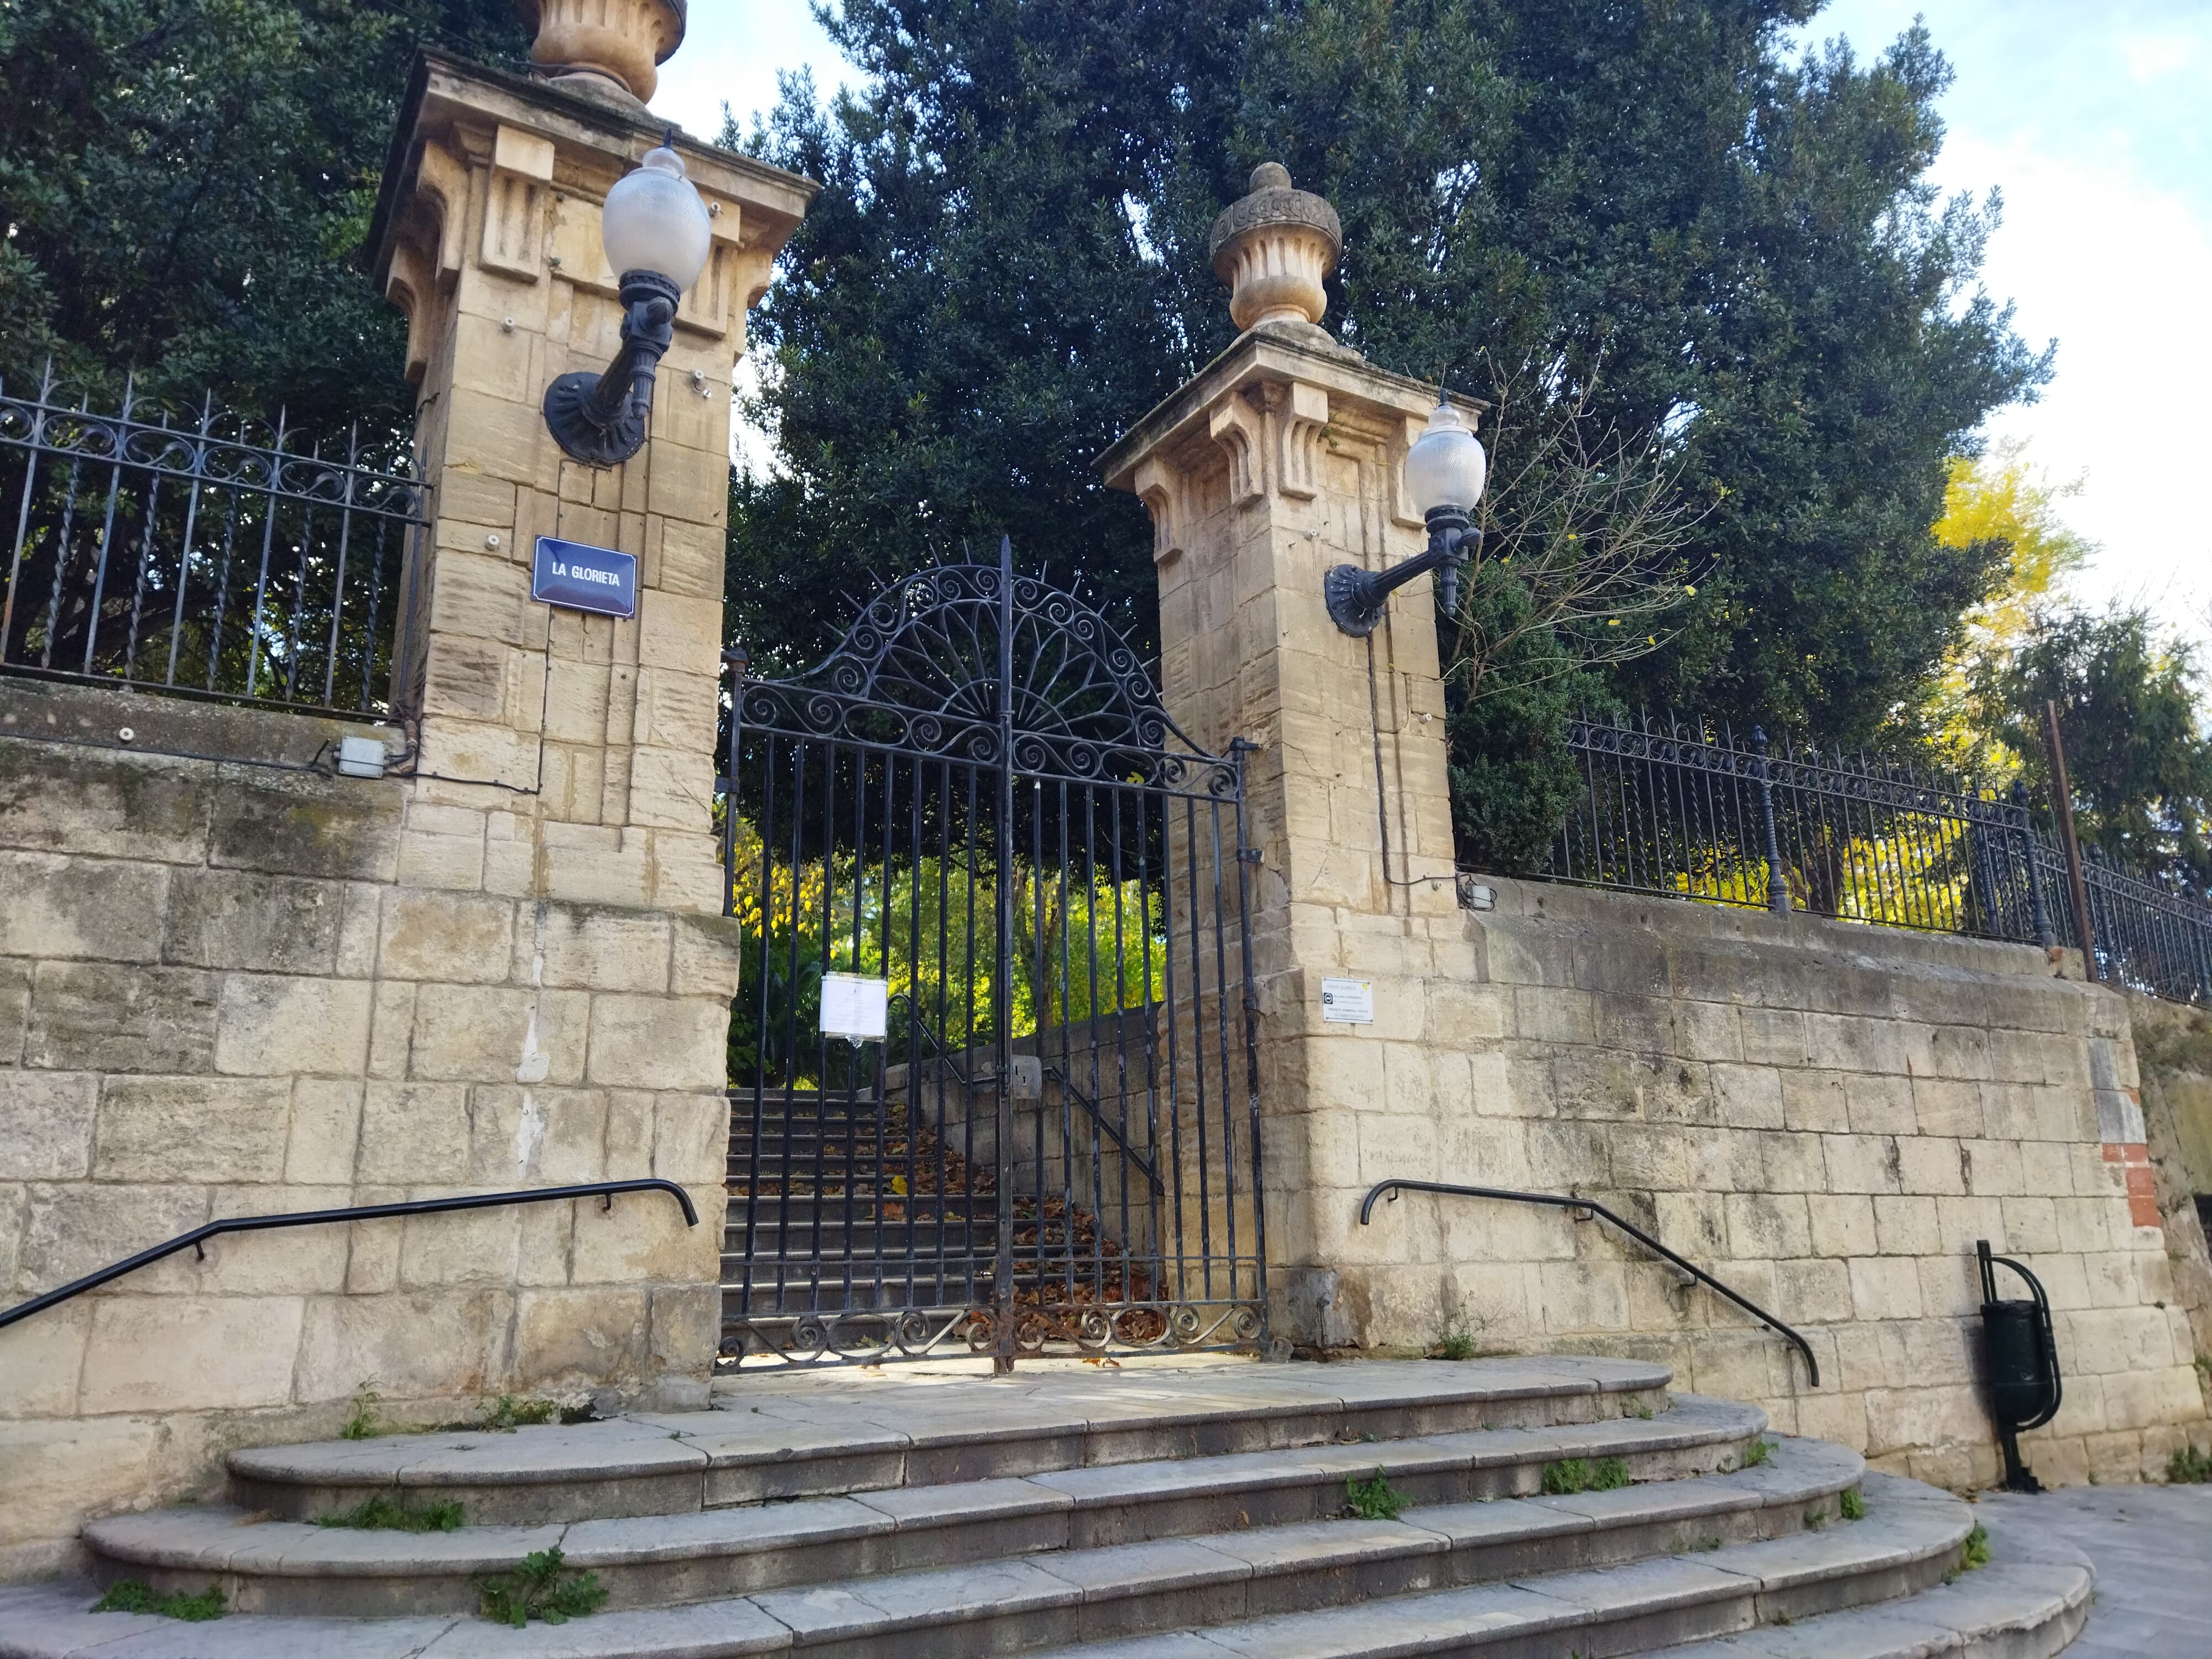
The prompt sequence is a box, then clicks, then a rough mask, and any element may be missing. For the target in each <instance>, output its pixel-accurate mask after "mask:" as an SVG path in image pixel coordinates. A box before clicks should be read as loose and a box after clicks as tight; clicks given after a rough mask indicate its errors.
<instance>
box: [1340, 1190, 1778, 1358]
mask: <svg viewBox="0 0 2212 1659" xmlns="http://www.w3.org/2000/svg"><path fill="white" fill-rule="evenodd" d="M1401 1192H1407V1193H1443V1194H1448V1195H1449V1196H1451V1197H1454V1198H1496V1199H1502V1200H1504V1201H1505V1202H1506V1203H1508V1204H1541V1205H1546V1206H1549V1207H1551V1208H1553V1209H1555V1210H1587V1211H1589V1212H1590V1213H1591V1214H1592V1215H1595V1216H1601V1217H1603V1218H1605V1219H1606V1220H1607V1221H1610V1222H1611V1223H1613V1225H1614V1226H1616V1227H1618V1228H1620V1231H1623V1232H1625V1233H1626V1234H1627V1235H1628V1236H1629V1237H1631V1238H1632V1239H1634V1240H1635V1241H1636V1242H1637V1243H1639V1244H1641V1245H1643V1246H1644V1248H1645V1249H1649V1250H1653V1251H1656V1253H1657V1254H1659V1255H1663V1256H1665V1257H1666V1258H1667V1260H1668V1261H1671V1262H1673V1263H1674V1265H1675V1266H1676V1267H1680V1269H1681V1270H1682V1271H1683V1272H1684V1273H1687V1274H1689V1275H1690V1277H1691V1278H1692V1279H1696V1280H1697V1281H1698V1282H1699V1284H1700V1285H1705V1287H1706V1288H1707V1289H1708V1290H1713V1291H1719V1292H1720V1293H1721V1294H1722V1295H1723V1296H1724V1297H1727V1298H1728V1299H1729V1301H1731V1302H1733V1303H1735V1305H1736V1306H1737V1307H1739V1308H1741V1309H1742V1310H1744V1311H1745V1312H1746V1313H1747V1314H1749V1315H1750V1316H1752V1317H1753V1319H1756V1320H1757V1321H1758V1322H1759V1323H1760V1324H1762V1325H1764V1326H1765V1327H1766V1328H1767V1329H1768V1330H1770V1331H1772V1332H1773V1333H1774V1334H1776V1335H1777V1336H1779V1337H1781V1338H1783V1339H1784V1340H1785V1341H1788V1342H1790V1343H1791V1344H1793V1345H1794V1346H1796V1350H1797V1352H1799V1353H1801V1354H1802V1355H1804V1356H1805V1370H1806V1371H1807V1372H1808V1375H1809V1376H1811V1378H1812V1382H1813V1386H1814V1388H1816V1389H1817V1388H1819V1387H1820V1361H1819V1360H1817V1359H1815V1358H1813V1346H1812V1344H1811V1343H1809V1342H1808V1341H1806V1340H1805V1339H1804V1338H1803V1337H1802V1336H1800V1335H1798V1334H1797V1333H1796V1331H1794V1330H1792V1329H1790V1327H1789V1326H1787V1325H1785V1324H1784V1323H1783V1322H1781V1321H1780V1320H1778V1319H1777V1318H1776V1317H1775V1316H1773V1315H1772V1314H1771V1313H1769V1312H1767V1311H1766V1310H1765V1309H1764V1308H1762V1307H1760V1306H1759V1304H1757V1303H1756V1302H1753V1301H1752V1300H1751V1299H1750V1298H1749V1297H1742V1296H1738V1295H1737V1294H1736V1293H1735V1291H1732V1290H1730V1289H1729V1287H1728V1286H1727V1285H1723V1284H1722V1283H1721V1282H1720V1280H1719V1279H1715V1278H1714V1277H1713V1276H1712V1275H1711V1273H1707V1272H1706V1271H1705V1269H1704V1268H1702V1267H1699V1266H1698V1265H1697V1264H1696V1263H1695V1262H1692V1261H1685V1260H1683V1258H1682V1257H1680V1256H1679V1255H1675V1254H1674V1251H1672V1250H1670V1249H1668V1248H1667V1247H1666V1246H1665V1245H1664V1244H1662V1243H1660V1242H1659V1241H1658V1240H1657V1239H1656V1238H1654V1237H1651V1235H1650V1234H1649V1233H1647V1232H1645V1231H1644V1230H1643V1229H1642V1228H1641V1227H1638V1226H1637V1225H1635V1224H1634V1223H1633V1222H1628V1221H1623V1220H1622V1219H1621V1218H1620V1217H1619V1216H1617V1215H1615V1214H1614V1213H1613V1212H1612V1211H1610V1210H1608V1209H1607V1208H1606V1207H1605V1206H1604V1205H1602V1204H1599V1203H1595V1202H1594V1201H1592V1200H1589V1199H1587V1198H1562V1197H1560V1196H1559V1194H1556V1193H1516V1192H1512V1191H1510V1190H1508V1189H1507V1188H1503V1187H1455V1186H1452V1185H1450V1184H1449V1182H1442V1181H1378V1182H1376V1183H1375V1185H1374V1186H1373V1187H1371V1188H1369V1189H1368V1193H1367V1196H1366V1197H1365V1198H1364V1199H1362V1200H1360V1202H1359V1225H1361V1226H1363V1227H1364V1226H1365V1225H1367V1218H1368V1216H1369V1214H1370V1213H1371V1212H1373V1210H1374V1208H1375V1200H1376V1199H1378V1198H1380V1197H1382V1196H1383V1194H1385V1193H1388V1194H1390V1201H1391V1202H1392V1203H1393V1204H1395V1203H1396V1202H1397V1201H1398V1194H1400V1193H1401Z"/></svg>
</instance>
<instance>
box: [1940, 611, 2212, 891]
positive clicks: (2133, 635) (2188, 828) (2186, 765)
mask: <svg viewBox="0 0 2212 1659" xmlns="http://www.w3.org/2000/svg"><path fill="white" fill-rule="evenodd" d="M1976 690H1977V694H1978V698H1979V700H1980V701H1981V702H1982V704H1983V705H1984V708H1987V709H1989V710H1990V712H1991V714H1992V716H1993V720H1994V725H1995V735H1996V737H1997V738H1998V739H1999V740H2000V741H2002V743H2003V744H2005V745H2006V747H2008V748H2009V749H2010V750H2012V751H2013V752H2014V753H2015V754H2016V755H2018V756H2019V757H2020V759H2021V770H2022V771H2023V773H2024V774H2025V775H2026V776H2027V781H2028V784H2029V787H2031V789H2032V790H2033V792H2034V793H2035V795H2036V797H2037V798H2038V799H2045V800H2047V799H2050V789H2051V767H2050V757H2049V755H2048V753H2047V751H2046V750H2045V745H2044V738H2043V705H2044V703H2045V700H2051V701H2055V702H2057V705H2058V733H2059V738H2060V739H2061V741H2063V743H2064V744H2065V745H2066V770H2067V781H2069V783H2070V784H2071V785H2072V786H2073V793H2074V814H2075V829H2076V831H2077V832H2078V833H2079V834H2080V836H2081V840H2082V842H2083V844H2084V845H2085V846H2093V847H2095V848H2098V849H2099V850H2100V851H2101V852H2103V853H2104V854H2105V855H2106V857H2107V858H2109V859H2111V860H2112V861H2113V862H2114V863H2116V864H2118V865H2121V866H2124V867H2125V868H2128V869H2131V870H2136V871H2147V872H2154V873H2156V874H2159V875H2161V876H2164V877H2166V878H2169V879H2172V880H2174V881H2177V882H2179V883H2181V884H2183V885H2185V887H2187V888H2188V889H2189V890H2191V891H2192V892H2197V893H2204V892H2206V891H2208V890H2212V739H2208V738H2207V737H2206V734H2205V731H2204V710H2205V708H2206V706H2207V703H2206V686H2205V681H2204V675H2203V670H2202V669H2201V667H2200V666H2199V665H2198V663H2197V659H2196V655H2195V653H2194V652H2193V651H2192V650H2191V647H2189V646H2188V645H2187V644H2185V643H2180V642H2176V641H2165V640H2161V639H2160V636H2159V634H2158V632H2157V630H2156V629H2154V627H2153V625H2152V623H2151V620H2150V617H2149V616H2148V613H2147V612H2145V611H2142V610H2140V609H2132V608H2128V607H2116V608H2115V609H2113V610H2111V611H2106V612H2104V613H2103V614H2101V615H2099V614H2094V613H2091V612H2088V611H2080V610H2075V609H2067V608H2049V609H2045V610H2041V611H2037V612H2035V613H2034V614H2033V617H2032V618H2031V620H2030V622H2029V623H2028V626H2027V634H2026V637H2025V638H2024V639H2022V641H2021V643H2020V645H2019V647H2018V648H2017V649H2016V650H2015V651H2013V652H2012V653H2009V654H2008V655H2006V656H2003V657H2002V658H1999V659H1995V660H1993V661H1991V662H1990V663H1987V664H1985V665H1984V667H1983V669H1982V671H1981V672H1980V675H1979V683H1978V686H1977V688H1976Z"/></svg>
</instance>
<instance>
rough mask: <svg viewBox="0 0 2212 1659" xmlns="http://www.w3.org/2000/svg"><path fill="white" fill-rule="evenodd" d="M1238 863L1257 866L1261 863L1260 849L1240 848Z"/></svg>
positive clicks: (1238, 850) (1238, 849)
mask: <svg viewBox="0 0 2212 1659" xmlns="http://www.w3.org/2000/svg"><path fill="white" fill-rule="evenodd" d="M1259 861H1260V849H1259V848H1256V847H1240V848H1237V863H1239V864H1257V863H1258V862H1259Z"/></svg>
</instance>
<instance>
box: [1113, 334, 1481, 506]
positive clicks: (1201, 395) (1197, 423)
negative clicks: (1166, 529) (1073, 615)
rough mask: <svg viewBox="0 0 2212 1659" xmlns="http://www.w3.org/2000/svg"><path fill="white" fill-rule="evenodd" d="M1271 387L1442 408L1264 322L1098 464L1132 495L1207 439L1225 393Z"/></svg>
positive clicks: (1463, 404)
mask: <svg viewBox="0 0 2212 1659" xmlns="http://www.w3.org/2000/svg"><path fill="white" fill-rule="evenodd" d="M1268 381H1275V382H1290V383H1296V384H1299V385H1305V386H1317V387H1319V388H1321V389H1322V391H1324V392H1327V393H1328V395H1329V398H1330V399H1331V400H1332V402H1333V403H1334V402H1337V401H1341V403H1342V404H1346V405H1359V404H1364V405H1365V406H1367V407H1368V408H1369V409H1370V410H1374V411H1376V413H1378V414H1388V415H1396V416H1404V417H1406V418H1407V419H1415V418H1425V417H1426V416H1427V415H1428V412H1429V411H1430V410H1431V409H1433V408H1435V407H1436V403H1437V390H1436V386H1434V384H1433V383H1431V382H1429V381H1425V380H1413V379H1412V378H1411V377H1410V376H1407V375H1404V374H1392V373H1391V372H1390V371H1389V370H1388V369H1383V368H1376V366H1375V365H1374V364H1372V363H1370V362H1368V361H1367V360H1366V359H1365V358H1364V357H1362V356H1360V355H1359V354H1358V352H1356V351H1353V350H1352V349H1350V348H1348V347H1346V346H1340V345H1338V344H1336V343H1334V342H1333V341H1331V340H1330V339H1329V337H1328V335H1326V334H1325V333H1323V332H1322V331H1321V330H1320V329H1317V328H1308V327H1301V326H1299V325H1296V324H1290V325H1283V324H1273V323H1263V324H1261V325H1260V326H1259V327H1257V328H1253V329H1248V330H1246V331H1244V332H1243V334H1241V335H1239V336H1238V337H1237V339H1236V340H1235V341H1234V342H1233V343H1231V345H1230V346H1229V348H1228V349H1226V350H1225V351H1224V352H1222V353H1221V355H1220V356H1218V357H1216V358H1215V359H1214V360H1213V361H1212V362H1210V363H1208V364H1206V367H1205V368H1201V369H1200V370H1199V372H1198V373H1197V374H1194V375H1193V376H1192V377H1191V379H1190V380H1188V381H1187V382H1186V383H1185V384H1184V385H1183V386H1182V389H1181V390H1180V391H1178V392H1176V393H1175V394H1174V395H1173V396H1172V397H1170V398H1167V399H1165V400H1164V401H1163V402H1161V403H1160V404H1156V405H1155V406H1154V407H1153V408H1152V409H1151V410H1148V411H1147V412H1146V414H1145V415H1144V416H1142V417H1141V418H1139V420H1138V421H1137V422H1135V423H1134V424H1133V425H1132V426H1131V427H1130V428H1129V430H1128V431H1127V434H1125V435H1123V437H1122V438H1121V441H1119V442H1117V443H1116V444H1115V445H1114V447H1112V448H1110V449H1109V450H1107V451H1106V453H1104V454H1103V455H1101V456H1099V458H1098V459H1097V461H1096V462H1094V463H1093V465H1096V466H1097V469H1098V471H1099V472H1100V474H1101V475H1102V476H1103V477H1104V479H1105V481H1106V483H1108V484H1109V485H1110V486H1111V487H1113V488H1115V489H1131V488H1133V484H1132V479H1133V477H1134V474H1135V471H1136V468H1137V465H1138V463H1139V461H1140V460H1142V459H1144V458H1145V457H1146V456H1147V455H1150V454H1152V453H1155V452H1157V451H1158V450H1160V449H1162V448H1164V447H1178V446H1180V445H1181V443H1182V441H1183V440H1184V439H1185V438H1186V437H1187V436H1188V435H1194V434H1201V433H1203V431H1204V429H1205V427H1206V420H1207V411H1208V410H1211V409H1212V408H1213V407H1214V405H1216V404H1218V403H1219V402H1220V400H1221V398H1222V397H1223V395H1224V394H1225V393H1228V392H1237V391H1242V390H1243V389H1245V388H1247V387H1249V386H1255V385H1260V384H1263V383H1266V382H1268ZM1451 401H1452V403H1453V404H1455V406H1457V407H1458V408H1460V409H1462V410H1465V411H1466V412H1468V414H1469V415H1471V416H1479V415H1480V413H1481V411H1482V410H1486V409H1487V408H1488V407H1489V405H1488V404H1486V403H1484V402H1482V401H1481V400H1480V399H1479V398H1463V397H1460V396H1457V395H1454V396H1453V397H1452V399H1451ZM1470 424H1472V422H1470Z"/></svg>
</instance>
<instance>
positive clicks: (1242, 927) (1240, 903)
mask: <svg viewBox="0 0 2212 1659" xmlns="http://www.w3.org/2000/svg"><path fill="white" fill-rule="evenodd" d="M1256 747H1257V745H1256V744H1252V743H1249V742H1248V741H1246V740H1245V739H1244V738H1231V740H1230V744H1229V755H1230V762H1231V764H1232V765H1233V766H1235V768H1236V769H1237V773H1236V785H1237V952H1238V956H1239V957H1240V959H1241V962H1242V965H1243V974H1244V985H1243V1005H1244V1107H1245V1120H1246V1133H1248V1134H1249V1136H1250V1137H1251V1154H1252V1263H1253V1273H1254V1277H1255V1290H1254V1296H1255V1300H1256V1301H1257V1302H1258V1304H1259V1309H1260V1343H1261V1350H1262V1352H1264V1351H1265V1349H1266V1346H1267V1194H1266V1193H1265V1192H1264V1191H1263V1190H1262V1189H1261V1184H1260V1169H1261V1165H1260V993H1259V987H1258V986H1257V984H1256V983H1255V980H1254V977H1253V973H1252V896H1251V888H1250V883H1249V877H1248V874H1247V866H1248V864H1249V862H1250V860H1247V859H1246V858H1245V856H1244V854H1245V850H1246V848H1248V847H1249V845H1250V843H1249V840H1248V839H1247V836H1246V830H1245V825H1244V757H1245V756H1246V755H1248V754H1250V753H1251V752H1253V750H1255V748H1256Z"/></svg>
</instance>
